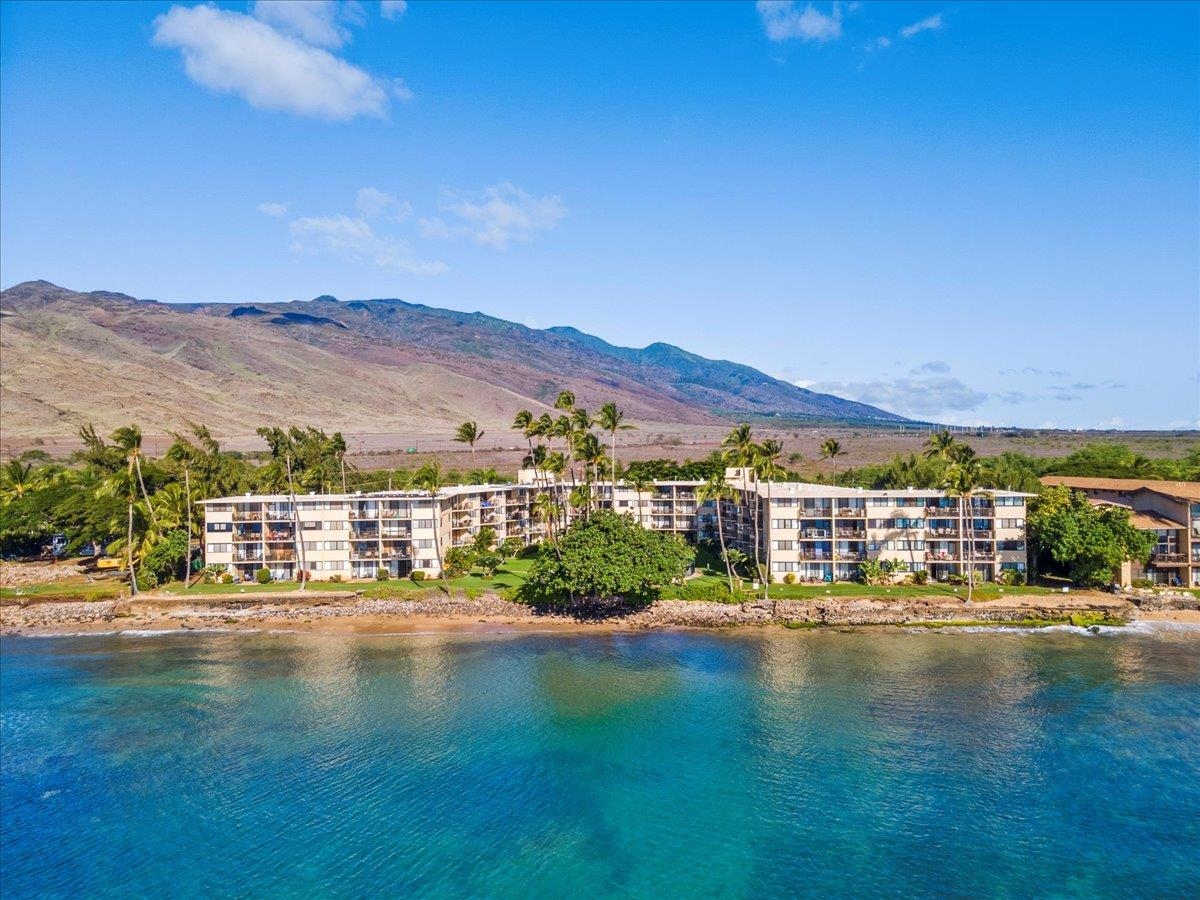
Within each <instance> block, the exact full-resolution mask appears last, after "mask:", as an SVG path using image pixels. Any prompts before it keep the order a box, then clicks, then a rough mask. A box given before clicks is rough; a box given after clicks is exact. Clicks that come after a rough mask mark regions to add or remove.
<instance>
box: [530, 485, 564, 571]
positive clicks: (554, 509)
mask: <svg viewBox="0 0 1200 900" xmlns="http://www.w3.org/2000/svg"><path fill="white" fill-rule="evenodd" d="M558 512H559V510H558V502H557V501H556V500H555V499H554V497H553V496H552V495H550V494H549V493H546V492H542V493H539V494H538V495H537V496H536V497H534V498H533V514H534V516H536V517H537V518H539V519H541V520H542V522H543V524H544V525H545V526H546V539H547V540H548V541H550V546H551V547H553V548H554V555H555V556H556V557H558V558H559V559H562V554H561V553H560V552H559V549H558V541H557V539H556V538H555V536H554V523H555V522H556V521H557V520H558Z"/></svg>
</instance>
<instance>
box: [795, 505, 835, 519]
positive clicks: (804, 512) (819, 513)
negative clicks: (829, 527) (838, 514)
mask: <svg viewBox="0 0 1200 900" xmlns="http://www.w3.org/2000/svg"><path fill="white" fill-rule="evenodd" d="M832 514H833V513H832V511H831V510H830V508H829V507H828V506H817V507H813V508H811V509H808V508H802V509H800V510H799V511H798V512H797V515H798V516H799V517H800V518H801V519H828V518H829V517H830V516H831V515H832Z"/></svg>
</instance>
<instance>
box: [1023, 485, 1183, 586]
mask: <svg viewBox="0 0 1200 900" xmlns="http://www.w3.org/2000/svg"><path fill="white" fill-rule="evenodd" d="M1042 483H1043V484H1047V485H1065V486H1066V487H1069V488H1071V489H1073V490H1076V491H1080V492H1082V493H1083V494H1084V495H1085V496H1087V498H1088V500H1090V501H1091V502H1092V503H1095V504H1097V505H1099V504H1112V505H1114V506H1123V507H1126V508H1127V509H1129V510H1130V512H1131V515H1130V521H1131V522H1132V524H1133V526H1134V527H1135V528H1140V529H1142V530H1143V531H1148V532H1151V533H1152V534H1153V535H1154V550H1153V551H1152V553H1151V554H1150V560H1149V561H1148V562H1147V563H1146V564H1145V565H1142V564H1141V563H1138V562H1134V561H1132V560H1127V561H1126V562H1125V563H1124V564H1123V565H1122V566H1121V570H1120V572H1119V573H1116V575H1117V580H1118V581H1119V582H1120V583H1121V584H1130V583H1132V582H1133V581H1135V580H1140V579H1143V578H1144V579H1146V580H1147V581H1153V582H1154V583H1155V584H1162V585H1169V586H1174V587H1185V586H1186V587H1200V483H1197V482H1195V481H1153V480H1150V479H1141V478H1075V477H1071V476H1065V475H1047V476H1045V477H1044V478H1042Z"/></svg>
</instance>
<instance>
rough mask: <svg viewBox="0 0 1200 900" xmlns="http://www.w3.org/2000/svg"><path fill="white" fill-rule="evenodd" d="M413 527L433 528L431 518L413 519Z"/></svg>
mask: <svg viewBox="0 0 1200 900" xmlns="http://www.w3.org/2000/svg"><path fill="white" fill-rule="evenodd" d="M413 528H433V519H413Z"/></svg>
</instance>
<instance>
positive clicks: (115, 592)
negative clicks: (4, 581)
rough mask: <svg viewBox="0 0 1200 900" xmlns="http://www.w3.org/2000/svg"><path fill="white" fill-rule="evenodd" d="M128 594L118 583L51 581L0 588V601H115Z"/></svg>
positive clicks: (125, 588) (124, 586)
mask: <svg viewBox="0 0 1200 900" xmlns="http://www.w3.org/2000/svg"><path fill="white" fill-rule="evenodd" d="M128 593H129V588H128V586H127V585H125V584H124V583H123V582H120V581H93V582H62V581H58V582H55V581H51V582H48V583H46V584H25V585H21V587H15V588H12V587H5V588H0V600H24V599H29V598H31V597H36V598H39V599H41V598H47V599H49V598H53V599H55V600H116V599H118V598H120V597H124V596H126V595H128Z"/></svg>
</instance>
